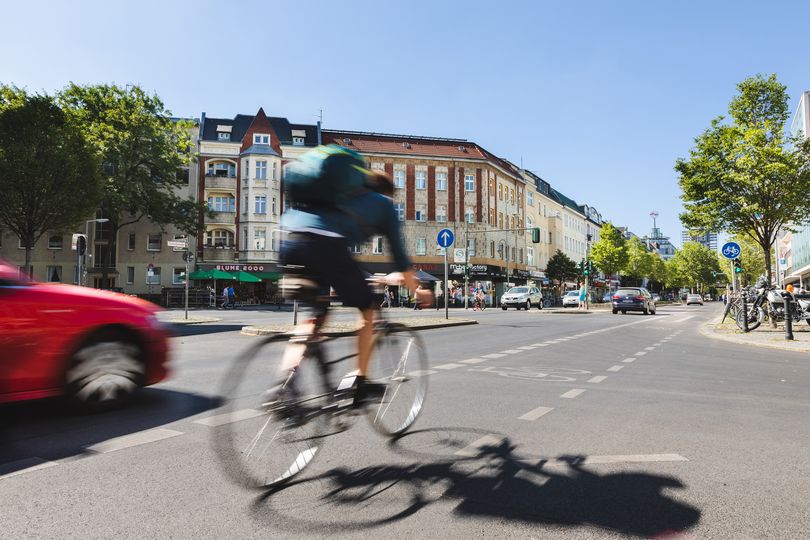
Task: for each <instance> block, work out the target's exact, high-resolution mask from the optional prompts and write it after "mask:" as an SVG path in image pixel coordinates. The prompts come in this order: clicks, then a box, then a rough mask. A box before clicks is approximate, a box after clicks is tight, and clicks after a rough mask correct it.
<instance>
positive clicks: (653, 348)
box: [644, 347, 655, 351]
mask: <svg viewBox="0 0 810 540" xmlns="http://www.w3.org/2000/svg"><path fill="white" fill-rule="evenodd" d="M644 350H645V351H654V350H655V347H644Z"/></svg>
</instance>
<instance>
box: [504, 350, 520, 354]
mask: <svg viewBox="0 0 810 540" xmlns="http://www.w3.org/2000/svg"><path fill="white" fill-rule="evenodd" d="M520 352H523V351H518V350H517V349H506V350H505V351H501V354H517V353H520Z"/></svg>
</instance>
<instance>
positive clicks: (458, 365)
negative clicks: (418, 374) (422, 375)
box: [433, 363, 464, 369]
mask: <svg viewBox="0 0 810 540" xmlns="http://www.w3.org/2000/svg"><path fill="white" fill-rule="evenodd" d="M460 367H464V366H463V365H462V364H452V363H451V364H442V365H440V366H433V369H456V368H460Z"/></svg>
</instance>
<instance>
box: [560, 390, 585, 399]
mask: <svg viewBox="0 0 810 540" xmlns="http://www.w3.org/2000/svg"><path fill="white" fill-rule="evenodd" d="M584 393H585V389H584V388H574V389H573V390H569V391H568V392H566V393H564V394H562V395H561V396H560V397H561V398H566V399H574V398H575V397H577V396H579V395H582V394H584Z"/></svg>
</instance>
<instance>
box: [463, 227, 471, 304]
mask: <svg viewBox="0 0 810 540" xmlns="http://www.w3.org/2000/svg"><path fill="white" fill-rule="evenodd" d="M469 227H470V224H469V221H467V216H464V310H465V311H466V310H467V307H468V305H469V304H468V296H469V295H468V294H467V293H468V291H469V290H470V283H469V277H467V274H469V271H468V266H469V264H470V249H469V248H470V232H469Z"/></svg>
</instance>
